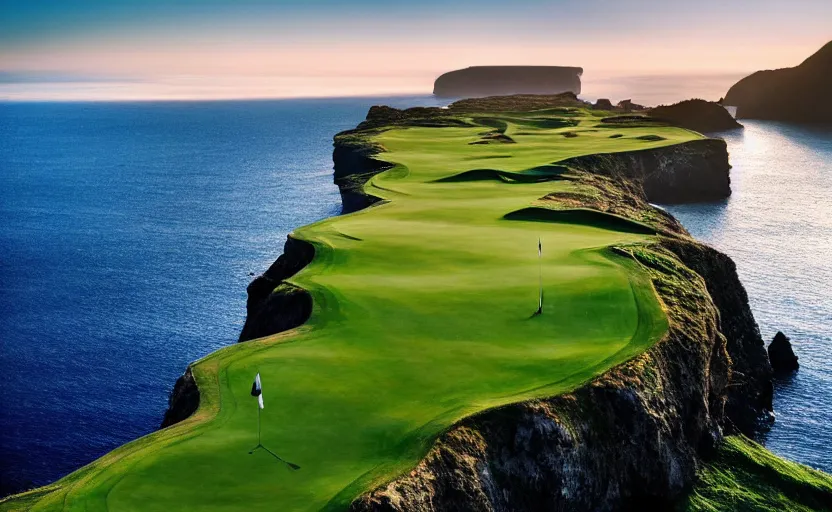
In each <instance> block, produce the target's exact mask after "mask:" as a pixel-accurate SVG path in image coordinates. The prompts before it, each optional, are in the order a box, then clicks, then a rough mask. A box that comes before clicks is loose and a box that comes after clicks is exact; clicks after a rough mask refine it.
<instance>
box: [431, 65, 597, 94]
mask: <svg viewBox="0 0 832 512" xmlns="http://www.w3.org/2000/svg"><path fill="white" fill-rule="evenodd" d="M583 72H584V70H583V68H579V67H565V66H472V67H469V68H465V69H457V70H455V71H449V72H448V73H445V74H443V75H442V76H440V77H439V78H437V79H436V82H434V84H433V94H435V95H436V96H440V97H447V98H462V97H465V98H477V97H485V96H507V95H510V94H560V93H564V92H571V93H574V94H576V95H577V94H580V93H581V75H582V74H583Z"/></svg>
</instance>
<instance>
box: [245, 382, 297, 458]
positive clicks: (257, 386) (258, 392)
mask: <svg viewBox="0 0 832 512" xmlns="http://www.w3.org/2000/svg"><path fill="white" fill-rule="evenodd" d="M251 396H255V397H257V446H255V447H254V448H252V449H251V450H249V452H248V454H249V455H253V454H254V452H255V451H257V450H259V449H263V450H264V451H266V452H268V453H269V454H270V455H271V456H272V457H274V458H275V459H277V460H279V461H280V462H282V463H284V464H286V465H287V466H289V468H290V469H300V466H298V465H297V464H292V463H291V462H289V461H288V460H285V459H282V458H281V457H280V456H279V455H278V454H276V453H274V452H273V451H271V450H269V449H268V448H266V447H265V446H263V443H262V441H261V437H260V432H261V430H260V423H261V420H262V412H263V409H264V408H265V406H264V404H263V386H262V384H261V383H260V372H257V375H256V376H255V377H254V383H253V384H252V385H251Z"/></svg>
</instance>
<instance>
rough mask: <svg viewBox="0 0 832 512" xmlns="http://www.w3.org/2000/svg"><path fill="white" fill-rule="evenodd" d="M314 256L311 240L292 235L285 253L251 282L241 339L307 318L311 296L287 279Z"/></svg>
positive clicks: (267, 333)
mask: <svg viewBox="0 0 832 512" xmlns="http://www.w3.org/2000/svg"><path fill="white" fill-rule="evenodd" d="M314 257H315V249H314V247H312V245H311V244H309V243H308V242H304V241H303V240H298V239H296V238H294V237H292V236H291V235H289V237H288V238H287V239H286V244H285V245H284V246H283V254H282V255H281V256H280V257H279V258H278V259H277V261H275V262H274V263H273V264H272V266H271V267H269V269H268V270H266V271H265V272H264V273H263V275H261V276H259V277H257V278H256V279H255V280H254V281H252V282H251V284H249V285H248V289H247V291H248V301H247V302H246V323H245V325H244V326H243V331H242V332H241V333H240V340H239V341H247V340H251V339H255V338H261V337H263V336H269V335H271V334H276V333H279V332H283V331H287V330H289V329H292V328H295V327H297V326H299V325H301V324H303V323H304V322H306V320H307V319H308V318H309V315H311V314H312V296H311V295H309V292H307V291H306V290H304V289H303V288H298V287H297V286H294V285H292V284H289V283H286V282H285V281H284V280H285V279H288V278H290V277H292V276H293V275H295V274H296V273H298V272H299V271H300V270H301V269H302V268H303V267H305V266H306V265H308V264H309V263H310V262H311V261H312V258H314Z"/></svg>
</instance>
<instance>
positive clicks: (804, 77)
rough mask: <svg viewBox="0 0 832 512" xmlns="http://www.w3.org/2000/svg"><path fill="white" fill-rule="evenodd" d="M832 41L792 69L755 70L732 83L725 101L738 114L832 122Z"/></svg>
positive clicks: (748, 116)
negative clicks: (831, 94)
mask: <svg viewBox="0 0 832 512" xmlns="http://www.w3.org/2000/svg"><path fill="white" fill-rule="evenodd" d="M830 91H832V41H830V42H829V43H826V45H825V46H824V47H823V48H821V49H820V50H818V52H817V53H815V54H814V55H812V56H811V57H809V58H808V59H806V60H805V61H803V63H801V64H800V65H799V66H797V67H793V68H784V69H775V70H767V71H757V72H756V73H754V74H752V75H749V76H747V77H745V78H743V79H742V80H740V81H739V82H737V83H736V84H734V85H733V86H732V87H731V88H730V89H729V90H728V93H727V94H726V95H725V100H724V102H723V103H724V104H725V105H730V106H734V107H737V117H738V118H741V119H742V118H746V119H772V120H780V121H795V122H832V96H830Z"/></svg>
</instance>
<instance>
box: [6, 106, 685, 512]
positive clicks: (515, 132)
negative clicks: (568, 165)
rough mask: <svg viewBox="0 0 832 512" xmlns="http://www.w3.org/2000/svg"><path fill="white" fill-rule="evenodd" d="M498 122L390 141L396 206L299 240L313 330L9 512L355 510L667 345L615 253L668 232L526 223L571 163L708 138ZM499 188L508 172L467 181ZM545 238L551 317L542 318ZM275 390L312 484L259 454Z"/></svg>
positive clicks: (284, 451) (298, 281)
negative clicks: (453, 436)
mask: <svg viewBox="0 0 832 512" xmlns="http://www.w3.org/2000/svg"><path fill="white" fill-rule="evenodd" d="M489 117H490V119H489V121H488V122H486V123H484V124H480V125H477V120H476V118H472V117H466V118H465V121H466V122H467V123H469V124H472V126H467V127H466V126H452V127H443V128H435V127H433V128H432V127H410V128H407V127H396V128H394V129H390V130H386V131H381V132H380V133H377V134H376V135H373V136H372V140H371V141H369V142H371V143H374V144H379V145H381V146H383V147H384V148H385V150H386V152H385V153H382V154H381V155H379V158H381V159H384V160H386V161H388V162H390V163H391V164H393V168H392V169H390V170H388V171H386V172H384V173H382V174H380V175H378V176H375V177H374V178H373V179H371V180H370V181H369V182H368V183H367V184H366V186H365V188H366V190H367V191H368V192H369V193H371V194H373V195H376V196H379V197H382V198H384V199H387V200H389V202H387V203H384V204H381V205H378V206H375V207H373V208H370V209H368V210H364V211H361V212H358V213H355V214H351V215H347V216H342V217H336V218H332V219H327V220H325V221H322V222H319V223H316V224H313V225H310V226H306V227H304V228H301V229H299V230H297V231H296V232H295V236H296V237H297V238H299V239H302V240H306V241H308V242H309V243H311V244H313V245H314V247H315V250H316V255H315V259H314V261H313V262H312V263H311V264H310V265H308V266H307V267H306V268H305V269H303V270H302V271H301V272H300V273H298V274H297V275H295V276H294V277H293V278H292V279H291V282H292V283H293V284H295V285H298V286H301V287H303V288H305V289H307V290H308V291H309V292H310V293H311V294H312V296H313V299H314V309H313V313H312V316H311V318H310V320H309V321H308V322H307V323H306V324H305V325H304V326H302V327H301V328H299V329H296V330H294V331H291V332H287V333H283V334H281V335H278V336H272V337H268V338H264V339H261V340H258V341H253V342H248V343H245V344H240V345H236V346H232V347H228V348H226V349H223V350H220V351H218V352H216V353H214V354H211V355H209V356H207V357H206V358H204V359H203V360H201V361H199V362H198V363H196V364H195V365H194V375H195V378H196V379H197V383H198V384H199V387H200V390H201V393H202V401H201V403H200V408H199V411H198V412H197V413H196V415H195V416H193V417H191V418H189V419H188V420H186V421H185V422H183V423H181V424H179V425H176V426H174V427H172V428H169V429H166V430H163V431H161V432H158V433H155V434H152V435H150V436H147V437H145V438H142V439H140V440H137V441H135V442H133V443H130V444H128V445H126V446H124V447H122V448H120V449H118V450H115V451H114V452H112V453H110V454H108V455H106V456H105V457H103V458H102V459H99V460H98V461H96V462H94V463H93V464H91V465H90V466H87V467H86V468H83V469H81V470H79V471H77V472H75V473H73V474H71V475H69V476H67V477H66V478H64V479H63V480H61V481H59V482H57V483H56V484H55V485H54V486H52V487H50V488H44V489H41V490H37V491H34V492H32V493H28V494H26V495H23V496H20V497H18V498H16V499H14V500H10V501H6V502H4V503H2V504H1V505H0V507H2V508H3V509H18V508H27V507H29V506H31V507H32V510H59V509H63V510H107V509H112V510H176V509H212V510H236V509H239V508H241V507H244V508H246V509H248V510H260V509H263V510H275V509H277V510H319V509H322V508H332V509H343V508H344V507H346V506H347V505H348V504H349V503H350V501H351V500H352V499H354V498H355V497H356V496H358V495H359V494H361V493H362V492H365V491H367V490H369V489H370V488H372V487H373V486H375V485H378V484H380V483H382V482H384V481H387V480H389V479H391V478H394V477H396V476H397V475H399V474H401V473H403V472H406V471H408V470H409V469H410V468H412V467H413V466H414V465H415V464H416V463H417V462H418V460H419V459H420V458H421V457H422V456H423V455H424V454H425V453H426V451H427V450H428V448H429V447H430V445H431V443H432V441H433V440H434V439H435V438H436V437H437V436H438V435H439V434H440V433H441V432H442V431H443V430H445V429H447V428H448V427H449V426H450V425H452V424H453V423H454V422H456V421H458V420H459V419H461V418H463V417H465V416H468V415H471V414H475V413H477V412H479V411H482V410H484V409H487V408H491V407H497V406H500V405H503V404H507V403H511V402H515V401H519V400H525V399H529V398H534V397H542V396H551V395H555V394H559V393H563V392H565V391H568V390H571V389H573V388H575V387H577V386H578V385H580V384H581V383H584V382H586V381H587V380H589V379H591V378H592V377H594V376H596V375H598V374H599V373H601V372H603V371H605V370H607V369H609V368H610V367H612V366H614V365H616V364H618V363H621V362H622V361H625V360H627V359H628V358H630V357H632V356H634V355H635V354H638V353H640V352H642V351H643V350H645V349H646V348H648V347H649V346H651V345H652V344H653V343H655V342H656V341H657V340H658V339H660V338H661V336H662V335H663V334H664V332H665V330H666V327H667V324H666V318H665V315H664V313H663V311H662V309H661V306H660V304H659V303H658V301H657V299H656V296H655V293H654V291H653V289H652V287H651V285H650V282H649V279H648V278H647V277H646V275H645V273H644V272H643V271H642V270H641V269H640V268H639V267H638V266H637V264H636V263H634V262H632V261H631V260H628V259H626V258H623V257H621V256H616V255H614V254H613V253H612V252H611V251H609V250H608V249H607V247H608V246H611V245H615V244H625V243H633V242H639V241H643V240H647V239H649V238H650V237H651V236H652V235H651V234H650V231H649V230H645V229H644V226H642V225H640V224H632V225H628V224H626V221H623V220H622V219H619V218H614V219H610V218H607V217H604V216H603V215H600V216H599V215H595V214H593V215H583V214H577V215H576V214H573V215H572V216H571V217H570V216H568V215H566V216H564V215H563V214H562V213H558V214H557V215H555V217H557V219H556V220H555V221H552V220H553V219H549V218H548V217H546V216H541V215H539V212H538V214H537V215H535V216H533V217H534V218H529V217H528V216H527V215H526V216H524V215H523V212H526V213H528V212H529V211H530V210H529V209H530V208H531V209H532V210H533V211H535V212H537V210H538V209H539V208H541V207H542V206H545V205H544V203H541V202H539V201H538V199H539V198H541V197H543V196H545V195H547V194H549V193H551V192H565V193H569V192H573V193H577V192H579V191H580V185H579V184H576V183H575V182H573V181H570V180H564V179H560V178H561V177H562V176H561V174H562V172H561V170H559V171H558V172H556V173H555V172H541V170H540V169H541V168H549V167H547V166H550V165H551V164H552V163H555V162H557V161H559V160H563V159H566V158H570V157H575V156H581V155H587V154H594V153H599V152H615V151H630V150H634V149H647V148H655V147H660V146H666V145H670V144H675V143H679V142H684V141H688V140H692V139H695V138H699V137H700V136H699V135H698V134H695V133H693V132H689V131H687V130H682V129H677V128H670V127H644V128H639V127H635V128H628V129H627V130H626V135H625V136H622V137H617V138H611V137H610V135H611V134H613V131H611V130H606V129H604V128H599V127H598V126H597V123H598V120H597V119H596V118H595V117H593V116H591V115H590V114H588V113H586V112H582V111H574V112H571V113H570V115H569V117H568V119H569V122H565V121H563V120H562V118H560V117H557V116H555V115H553V114H552V113H542V114H534V113H532V114H523V113H515V114H512V115H511V116H505V119H502V120H501V124H500V125H499V126H500V135H501V136H502V137H493V136H492V134H493V126H495V123H494V122H493V118H495V117H498V115H497V114H492V115H491V116H489ZM567 133H568V135H567ZM650 135H655V136H656V137H648V136H650ZM482 169H490V170H493V171H495V172H494V173H485V174H483V173H479V174H478V175H477V179H460V180H454V179H450V180H449V179H448V178H450V177H453V176H457V177H459V176H461V175H463V174H464V173H466V172H468V171H476V170H482ZM512 176H514V178H512V179H504V178H506V177H508V178H511V177H512ZM517 176H521V178H519V179H518V178H517ZM527 176H534V177H535V178H534V179H526V178H525V177H527ZM492 178H493V179H492ZM516 212H521V213H520V214H517V213H516ZM512 213H515V215H512ZM570 219H571V220H570ZM538 238H541V239H542V241H543V247H544V259H543V267H542V273H543V282H544V288H545V297H546V309H545V312H544V314H543V315H540V316H532V313H533V312H534V311H535V309H536V307H537V283H538V260H537V241H538ZM258 371H259V372H260V373H261V374H262V377H263V388H264V397H265V403H266V409H265V410H264V412H263V436H262V438H263V442H264V443H265V444H266V445H267V446H268V447H269V448H271V449H272V450H273V451H275V452H276V453H277V454H279V455H280V457H282V458H284V459H286V460H288V461H291V462H293V463H295V464H298V465H299V466H301V469H300V470H298V471H292V470H290V469H288V468H287V467H286V466H285V465H284V464H282V463H280V462H278V461H276V460H275V459H273V458H271V457H270V456H269V455H268V454H266V453H264V452H262V451H260V452H257V453H255V454H254V455H249V454H248V451H249V449H250V448H252V446H253V445H254V444H255V443H256V425H257V409H256V406H255V401H254V400H253V399H252V398H251V397H250V396H249V389H250V386H251V381H252V378H253V376H254V374H255V373H256V372H258Z"/></svg>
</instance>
